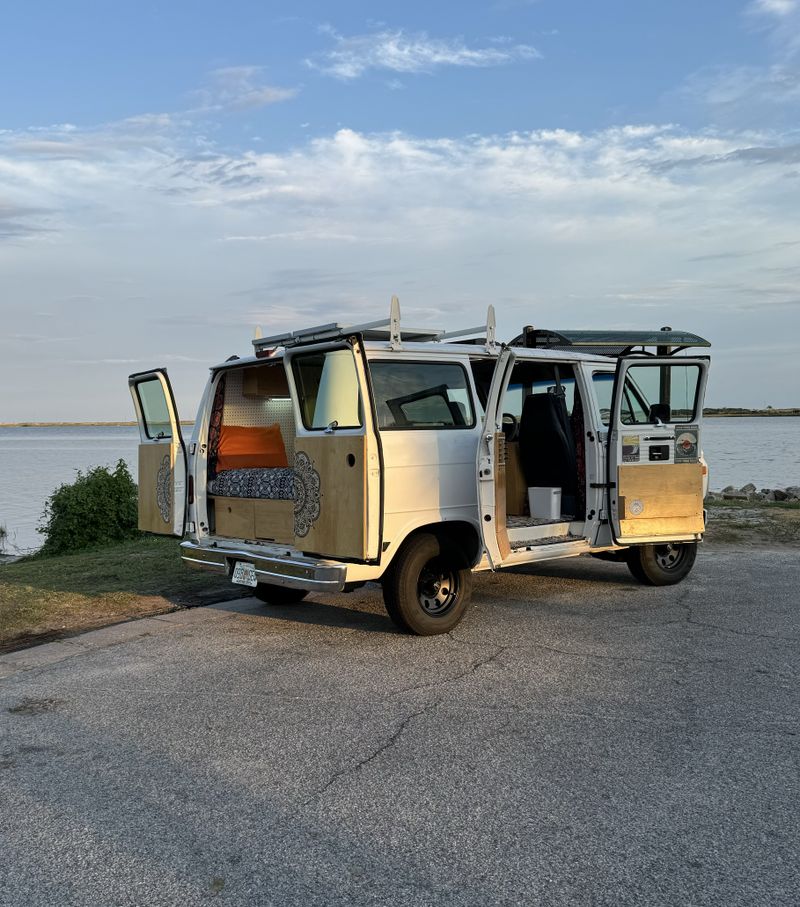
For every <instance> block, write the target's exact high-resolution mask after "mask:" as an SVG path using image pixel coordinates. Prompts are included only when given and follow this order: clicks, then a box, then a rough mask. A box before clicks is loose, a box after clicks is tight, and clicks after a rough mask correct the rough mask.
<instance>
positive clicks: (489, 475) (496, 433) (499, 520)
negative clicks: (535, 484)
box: [476, 349, 517, 570]
mask: <svg viewBox="0 0 800 907" xmlns="http://www.w3.org/2000/svg"><path fill="white" fill-rule="evenodd" d="M516 358H517V357H516V355H515V353H514V351H513V350H511V349H505V350H503V352H502V353H501V354H500V356H499V358H498V360H497V365H496V366H495V370H494V375H493V376H492V383H491V385H490V386H489V394H488V396H487V399H486V415H485V417H484V420H483V430H482V431H481V437H480V441H479V442H478V457H477V464H476V471H477V480H478V510H479V512H480V525H481V537H482V539H483V547H484V548H485V550H486V553H487V555H488V557H489V563H490V565H491V567H492V569H493V570H494V569H496V568H497V567H499V566H500V565H501V564H502V563H503V561H504V560H505V559H506V558H507V557H508V556H509V554H511V545H510V544H509V541H508V528H507V526H506V437H505V435H504V434H503V414H502V411H501V401H502V399H503V394H504V393H505V390H506V386H507V385H508V382H509V379H510V377H511V370H512V369H513V368H514V362H515V361H516Z"/></svg>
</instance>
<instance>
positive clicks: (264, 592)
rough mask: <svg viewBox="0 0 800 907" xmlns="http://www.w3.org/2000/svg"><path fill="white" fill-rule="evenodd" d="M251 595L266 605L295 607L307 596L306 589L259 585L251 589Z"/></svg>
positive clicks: (267, 584) (268, 584)
mask: <svg viewBox="0 0 800 907" xmlns="http://www.w3.org/2000/svg"><path fill="white" fill-rule="evenodd" d="M253 595H255V597H256V598H260V599H261V601H262V602H264V604H267V605H295V604H297V602H301V601H302V600H303V599H304V598H305V597H306V596H307V595H308V589H290V588H289V587H288V586H273V585H271V584H270V583H259V584H258V585H257V586H256V587H255V589H253Z"/></svg>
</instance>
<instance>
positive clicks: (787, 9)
mask: <svg viewBox="0 0 800 907" xmlns="http://www.w3.org/2000/svg"><path fill="white" fill-rule="evenodd" d="M797 8H798V0H753V3H751V4H750V7H749V10H750V12H753V13H761V14H765V15H768V16H778V17H779V18H782V17H784V16H788V15H790V14H791V13H793V12H795V10H797Z"/></svg>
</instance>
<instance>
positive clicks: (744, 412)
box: [0, 406, 800, 428]
mask: <svg viewBox="0 0 800 907" xmlns="http://www.w3.org/2000/svg"><path fill="white" fill-rule="evenodd" d="M750 417H753V418H758V419H797V418H800V407H781V408H780V409H771V410H767V409H737V408H736V407H727V406H726V407H710V408H709V409H705V410H704V411H703V418H704V419H748V418H750ZM137 424H138V423H137V422H136V420H135V419H125V420H121V421H118V422H99V421H98V422H94V421H89V422H34V421H30V422H0V428H128V427H131V428H132V427H135V426H136V425H137ZM180 424H181V425H194V419H181V421H180Z"/></svg>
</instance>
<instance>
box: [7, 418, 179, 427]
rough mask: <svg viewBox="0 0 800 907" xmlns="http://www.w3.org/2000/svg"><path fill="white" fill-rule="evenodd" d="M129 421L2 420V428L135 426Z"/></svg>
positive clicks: (135, 423)
mask: <svg viewBox="0 0 800 907" xmlns="http://www.w3.org/2000/svg"><path fill="white" fill-rule="evenodd" d="M180 424H181V425H194V420H193V419H192V420H189V419H181V422H180ZM137 425H138V423H137V422H135V421H128V422H0V428H135V427H136V426H137Z"/></svg>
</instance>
